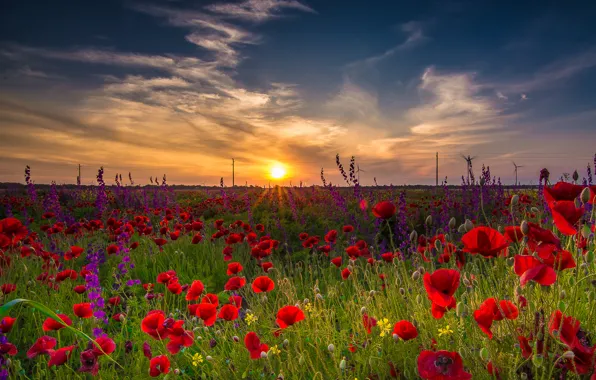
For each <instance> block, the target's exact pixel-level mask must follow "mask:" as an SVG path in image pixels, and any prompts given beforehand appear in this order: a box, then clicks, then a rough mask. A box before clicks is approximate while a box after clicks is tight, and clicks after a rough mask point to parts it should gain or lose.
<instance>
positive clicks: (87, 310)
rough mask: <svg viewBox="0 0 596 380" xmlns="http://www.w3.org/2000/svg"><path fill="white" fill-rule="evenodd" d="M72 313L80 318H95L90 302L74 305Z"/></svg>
mask: <svg viewBox="0 0 596 380" xmlns="http://www.w3.org/2000/svg"><path fill="white" fill-rule="evenodd" d="M72 311H73V312H74V315H76V316H77V317H79V318H91V317H92V316H93V309H92V308H91V303H90V302H83V303H77V304H74V305H72Z"/></svg>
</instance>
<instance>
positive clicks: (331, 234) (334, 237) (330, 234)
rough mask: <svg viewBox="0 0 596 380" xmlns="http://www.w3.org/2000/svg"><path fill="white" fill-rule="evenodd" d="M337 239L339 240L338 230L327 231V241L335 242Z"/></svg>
mask: <svg viewBox="0 0 596 380" xmlns="http://www.w3.org/2000/svg"><path fill="white" fill-rule="evenodd" d="M336 240H337V230H331V231H329V232H327V234H326V235H325V241H326V242H327V243H335V241H336Z"/></svg>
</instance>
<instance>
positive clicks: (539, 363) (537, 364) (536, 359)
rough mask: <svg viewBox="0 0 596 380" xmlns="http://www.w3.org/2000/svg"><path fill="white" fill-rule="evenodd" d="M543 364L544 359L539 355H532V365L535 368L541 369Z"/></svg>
mask: <svg viewBox="0 0 596 380" xmlns="http://www.w3.org/2000/svg"><path fill="white" fill-rule="evenodd" d="M543 362H544V358H543V357H542V355H540V354H538V355H534V357H532V363H534V366H535V367H537V368H540V367H542V363H543Z"/></svg>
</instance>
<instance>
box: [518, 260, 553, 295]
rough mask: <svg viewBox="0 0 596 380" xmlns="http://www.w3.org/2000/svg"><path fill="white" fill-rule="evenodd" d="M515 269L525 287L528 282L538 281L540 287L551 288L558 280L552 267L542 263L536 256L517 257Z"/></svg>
mask: <svg viewBox="0 0 596 380" xmlns="http://www.w3.org/2000/svg"><path fill="white" fill-rule="evenodd" d="M513 269H514V271H515V274H517V275H518V276H520V277H519V283H520V285H521V286H522V287H523V286H525V285H526V284H527V283H528V281H536V282H537V283H539V284H540V285H544V286H549V285H552V284H554V283H555V281H556V280H557V274H556V273H555V271H554V269H553V268H551V267H550V266H548V265H546V264H544V263H542V262H540V260H538V259H537V258H535V257H534V256H524V255H517V256H515V258H514V265H513Z"/></svg>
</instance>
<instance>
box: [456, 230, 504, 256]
mask: <svg viewBox="0 0 596 380" xmlns="http://www.w3.org/2000/svg"><path fill="white" fill-rule="evenodd" d="M461 241H462V243H464V249H463V251H464V252H469V253H471V254H473V255H475V254H480V255H482V256H484V257H497V256H498V255H499V253H501V252H502V251H503V250H504V249H505V248H507V247H508V246H509V242H508V241H507V239H505V237H504V236H503V235H501V233H500V232H499V231H497V230H495V229H493V228H490V227H484V226H481V227H474V228H473V229H472V230H470V231H468V232H467V233H466V234H465V235H464V236H462V238H461Z"/></svg>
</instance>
